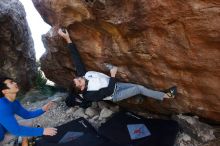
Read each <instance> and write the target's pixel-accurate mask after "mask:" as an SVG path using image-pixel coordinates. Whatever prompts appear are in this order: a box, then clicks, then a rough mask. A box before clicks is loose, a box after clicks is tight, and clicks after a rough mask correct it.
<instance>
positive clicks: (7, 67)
mask: <svg viewBox="0 0 220 146" xmlns="http://www.w3.org/2000/svg"><path fill="white" fill-rule="evenodd" d="M25 17H26V13H25V11H24V7H23V5H22V4H21V3H20V2H19V1H18V0H1V1H0V24H1V25H0V75H7V76H9V77H12V78H14V79H16V81H17V82H18V83H19V85H21V87H22V89H23V90H25V89H29V88H30V87H31V85H32V81H33V79H34V78H35V76H36V69H37V67H36V63H35V60H36V59H35V51H34V44H33V40H32V37H31V32H30V30H29V27H28V24H27V21H26V18H25Z"/></svg>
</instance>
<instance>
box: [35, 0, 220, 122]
mask: <svg viewBox="0 0 220 146" xmlns="http://www.w3.org/2000/svg"><path fill="white" fill-rule="evenodd" d="M32 1H33V3H34V5H35V7H36V8H37V10H38V11H39V13H40V14H41V16H42V17H43V19H44V20H45V21H46V22H47V23H48V24H50V25H51V26H52V29H51V30H50V31H49V32H48V33H47V34H46V35H44V36H43V37H42V39H43V41H44V45H45V47H46V48H47V52H46V53H45V54H44V56H43V57H42V58H41V63H42V69H43V71H44V72H45V74H46V76H47V78H49V79H50V80H52V81H54V82H55V83H57V84H59V85H63V86H66V87H67V86H68V84H69V83H70V81H71V79H72V77H73V76H74V72H75V69H74V65H73V64H72V62H71V61H72V60H71V58H70V55H69V51H68V49H66V48H65V45H66V44H65V43H64V41H63V40H62V39H60V38H59V37H58V35H57V29H58V28H59V27H61V26H64V27H66V28H67V29H68V30H69V33H70V35H71V38H72V40H74V42H75V44H76V45H77V47H78V49H79V51H80V53H81V55H82V58H83V60H84V61H85V64H86V67H87V69H88V70H96V71H102V72H105V73H108V72H107V71H106V70H105V69H104V68H103V63H104V62H108V63H112V64H114V65H117V66H118V67H119V73H118V78H120V79H121V80H122V81H130V82H134V83H140V84H143V85H146V86H149V87H152V88H154V89H157V90H162V89H165V88H167V87H170V86H172V85H177V86H178V93H179V94H178V96H177V98H176V99H174V100H165V101H164V102H157V101H154V100H151V99H147V100H144V102H143V103H142V104H138V105H137V107H139V108H141V109H148V110H152V111H154V112H159V113H166V114H170V113H192V114H196V115H198V116H200V117H204V118H207V119H211V120H213V121H218V122H220V98H219V97H220V74H219V72H220V51H219V46H220V2H219V0H206V1H204V0H196V1H190V0H187V1H185V0H179V1H176V0H167V1H160V0H130V1H127V0H120V1H119V0H71V1H70V0H62V1H60V0H53V1H51V0H32ZM129 101H131V102H129ZM128 102H129V104H126V105H128V106H129V107H135V105H133V102H132V100H128Z"/></svg>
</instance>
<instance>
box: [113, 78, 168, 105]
mask: <svg viewBox="0 0 220 146" xmlns="http://www.w3.org/2000/svg"><path fill="white" fill-rule="evenodd" d="M138 94H141V95H144V96H147V97H151V98H154V99H157V100H163V97H164V95H165V93H164V92H160V91H154V90H151V89H148V88H146V87H144V86H142V85H138V84H131V83H120V82H119V83H116V89H115V91H114V93H113V95H112V100H113V101H114V102H117V101H121V100H124V99H127V98H129V97H132V96H135V95H138Z"/></svg>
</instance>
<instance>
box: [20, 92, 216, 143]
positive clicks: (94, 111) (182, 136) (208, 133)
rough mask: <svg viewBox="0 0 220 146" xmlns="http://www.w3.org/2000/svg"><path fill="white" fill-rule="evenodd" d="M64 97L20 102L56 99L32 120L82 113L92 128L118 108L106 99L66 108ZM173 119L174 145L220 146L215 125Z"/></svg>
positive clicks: (49, 123) (60, 119) (54, 121)
mask: <svg viewBox="0 0 220 146" xmlns="http://www.w3.org/2000/svg"><path fill="white" fill-rule="evenodd" d="M65 97H66V94H65V93H57V94H55V95H54V96H53V97H50V98H48V99H45V100H41V101H38V102H34V103H31V102H29V101H28V100H27V98H26V99H25V100H24V101H25V102H24V103H23V104H24V105H25V106H26V107H27V108H29V109H35V108H39V107H41V106H43V105H44V104H46V103H47V102H49V101H51V100H55V104H54V106H53V108H52V109H51V110H50V111H49V112H47V113H45V114H44V115H42V116H40V117H38V118H36V119H34V124H35V125H37V124H39V125H41V126H42V127H56V126H59V125H61V124H64V123H67V122H68V121H71V120H73V119H76V118H78V117H84V118H86V119H87V120H88V121H89V122H90V123H91V124H92V125H93V126H94V127H95V128H98V127H99V126H100V124H101V123H104V122H105V121H106V119H107V118H108V117H110V116H111V115H112V114H113V113H115V112H118V111H119V110H120V107H119V106H118V105H115V104H110V103H105V102H93V104H92V106H91V107H88V108H87V109H83V108H79V107H72V108H68V107H67V106H66V105H65V102H64V99H65ZM137 114H139V115H142V116H144V117H146V118H160V116H159V115H154V114H150V113H147V112H146V113H137ZM163 118H164V117H163ZM172 119H174V120H176V121H178V123H179V124H180V126H181V127H182V129H183V130H182V131H181V132H180V133H179V134H178V137H177V139H176V143H175V146H220V140H219V138H217V135H218V134H216V133H217V132H216V129H215V128H214V127H212V126H210V125H208V124H206V123H202V122H200V121H199V119H198V117H191V116H184V115H174V116H173V117H172Z"/></svg>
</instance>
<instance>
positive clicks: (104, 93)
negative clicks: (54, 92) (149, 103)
mask: <svg viewBox="0 0 220 146" xmlns="http://www.w3.org/2000/svg"><path fill="white" fill-rule="evenodd" d="M58 34H59V35H60V36H61V37H62V38H64V39H65V41H66V42H67V43H68V48H69V49H70V52H71V56H72V58H73V62H74V64H75V67H76V71H77V77H76V78H74V79H73V85H72V88H73V89H74V94H73V95H72V98H76V97H77V96H79V95H78V94H81V95H82V97H83V99H85V100H87V101H99V100H111V101H113V102H117V101H121V100H124V99H127V98H129V97H132V96H135V95H138V94H141V95H144V96H147V97H151V98H154V99H156V100H163V99H164V98H174V97H175V96H176V93H177V88H176V86H173V87H171V88H169V89H167V90H166V92H160V91H154V90H151V89H148V88H146V87H144V86H142V85H138V84H131V83H122V82H117V81H116V78H115V76H116V73H117V69H118V68H117V67H116V66H113V67H112V68H111V70H110V76H107V75H105V74H103V73H100V72H95V71H86V69H85V66H84V63H83V61H82V59H81V57H80V55H79V52H78V50H77V48H76V46H75V44H74V43H73V42H72V41H71V39H70V36H69V33H68V31H67V30H66V29H59V30H58ZM66 103H67V105H68V101H67V102H66ZM69 105H71V104H69ZM73 105H74V104H73Z"/></svg>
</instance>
